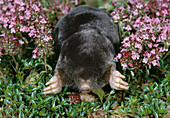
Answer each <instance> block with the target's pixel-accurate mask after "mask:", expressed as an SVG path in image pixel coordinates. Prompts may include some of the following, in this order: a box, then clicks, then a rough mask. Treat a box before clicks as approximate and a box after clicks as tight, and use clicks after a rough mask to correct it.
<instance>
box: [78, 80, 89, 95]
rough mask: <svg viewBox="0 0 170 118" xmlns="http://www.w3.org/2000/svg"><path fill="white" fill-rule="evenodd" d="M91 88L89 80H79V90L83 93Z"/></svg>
mask: <svg viewBox="0 0 170 118" xmlns="http://www.w3.org/2000/svg"><path fill="white" fill-rule="evenodd" d="M90 90H91V88H90V80H83V79H81V82H80V91H81V92H83V93H88V92H90Z"/></svg>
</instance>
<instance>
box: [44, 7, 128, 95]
mask: <svg viewBox="0 0 170 118" xmlns="http://www.w3.org/2000/svg"><path fill="white" fill-rule="evenodd" d="M55 32H56V34H55V41H56V45H55V48H56V49H60V55H59V58H58V62H57V65H56V68H55V74H54V76H53V77H52V78H51V79H50V81H49V82H47V84H46V85H49V86H48V87H46V88H45V89H44V94H54V93H58V92H60V91H61V89H62V86H70V87H73V88H77V89H79V90H80V91H81V92H89V91H90V90H92V89H100V88H102V87H104V86H105V85H106V84H108V83H110V86H111V88H113V89H117V90H126V89H128V87H127V86H126V85H127V83H126V82H124V81H123V80H122V79H121V78H124V76H123V75H121V74H120V73H119V72H118V71H116V64H115V63H113V62H112V60H113V58H114V55H115V47H116V46H117V45H118V44H119V37H118V31H117V28H116V25H115V24H113V23H112V22H111V20H110V17H109V16H108V14H107V13H106V12H104V11H101V10H98V9H96V8H93V7H89V6H80V7H77V8H75V9H73V10H71V11H70V12H69V13H68V14H66V15H65V16H63V17H62V18H61V19H60V20H59V21H58V23H57V25H56V27H55Z"/></svg>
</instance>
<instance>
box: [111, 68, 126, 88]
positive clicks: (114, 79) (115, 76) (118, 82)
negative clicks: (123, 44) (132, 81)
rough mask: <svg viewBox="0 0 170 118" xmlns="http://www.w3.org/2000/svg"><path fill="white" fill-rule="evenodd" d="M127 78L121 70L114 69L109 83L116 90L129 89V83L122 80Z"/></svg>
mask: <svg viewBox="0 0 170 118" xmlns="http://www.w3.org/2000/svg"><path fill="white" fill-rule="evenodd" d="M122 78H125V76H124V75H122V74H121V73H120V72H119V71H117V70H114V71H112V72H111V75H110V79H109V83H110V87H111V88H112V89H116V90H127V89H128V88H129V87H128V86H127V85H128V83H126V82H125V81H123V80H122Z"/></svg>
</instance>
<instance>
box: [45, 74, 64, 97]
mask: <svg viewBox="0 0 170 118" xmlns="http://www.w3.org/2000/svg"><path fill="white" fill-rule="evenodd" d="M46 85H49V86H48V87H46V88H44V89H43V94H56V93H59V92H60V91H61V90H62V81H61V79H60V76H53V77H52V78H51V79H50V80H49V81H48V82H47V83H46Z"/></svg>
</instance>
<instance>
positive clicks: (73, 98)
mask: <svg viewBox="0 0 170 118" xmlns="http://www.w3.org/2000/svg"><path fill="white" fill-rule="evenodd" d="M68 97H69V101H70V103H79V102H80V95H79V94H77V93H74V94H70V95H69V96H68Z"/></svg>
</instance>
